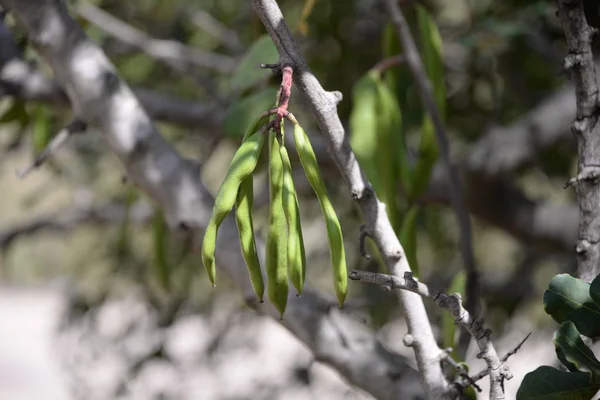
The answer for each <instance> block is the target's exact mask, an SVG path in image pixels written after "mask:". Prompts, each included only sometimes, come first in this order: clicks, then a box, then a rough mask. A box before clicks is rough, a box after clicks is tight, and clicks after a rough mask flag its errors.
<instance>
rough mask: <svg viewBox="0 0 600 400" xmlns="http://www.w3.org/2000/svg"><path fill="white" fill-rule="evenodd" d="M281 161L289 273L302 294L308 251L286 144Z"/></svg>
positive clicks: (280, 149) (282, 148)
mask: <svg viewBox="0 0 600 400" xmlns="http://www.w3.org/2000/svg"><path fill="white" fill-rule="evenodd" d="M279 151H280V153H281V161H282V162H283V210H284V212H285V218H286V220H287V225H288V244H287V255H288V273H289V275H290V280H291V281H292V284H293V285H294V287H295V288H296V291H297V292H298V296H300V294H302V289H303V288H304V279H305V277H306V252H305V251H304V238H303V237H302V226H301V221H300V207H299V206H298V197H297V195H296V189H295V188H294V179H293V177H292V164H291V162H290V157H289V155H288V152H287V150H286V148H285V146H280V147H279Z"/></svg>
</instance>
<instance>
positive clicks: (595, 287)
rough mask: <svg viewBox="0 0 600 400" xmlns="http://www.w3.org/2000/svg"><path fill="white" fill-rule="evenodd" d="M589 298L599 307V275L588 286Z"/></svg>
mask: <svg viewBox="0 0 600 400" xmlns="http://www.w3.org/2000/svg"><path fill="white" fill-rule="evenodd" d="M590 297H591V298H592V300H594V303H596V305H598V306H600V275H598V276H597V277H596V279H594V280H593V281H592V283H591V284H590Z"/></svg>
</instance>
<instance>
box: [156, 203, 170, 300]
mask: <svg viewBox="0 0 600 400" xmlns="http://www.w3.org/2000/svg"><path fill="white" fill-rule="evenodd" d="M167 233H168V232H167V225H166V223H165V220H164V217H163V214H162V212H161V211H160V210H158V209H157V210H156V211H155V213H154V218H153V220H152V237H153V241H154V266H155V268H156V276H157V278H158V282H159V283H160V284H161V286H162V288H163V289H165V290H167V291H168V290H169V287H170V284H171V274H170V272H171V266H170V265H169V259H168V250H167V249H168V243H167V241H168V240H167V239H168V238H167Z"/></svg>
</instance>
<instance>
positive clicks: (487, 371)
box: [470, 332, 531, 382]
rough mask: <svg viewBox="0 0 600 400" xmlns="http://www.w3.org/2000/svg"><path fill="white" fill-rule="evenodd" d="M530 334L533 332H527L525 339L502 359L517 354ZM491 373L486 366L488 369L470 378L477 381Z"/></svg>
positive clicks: (505, 359) (504, 359) (503, 359)
mask: <svg viewBox="0 0 600 400" xmlns="http://www.w3.org/2000/svg"><path fill="white" fill-rule="evenodd" d="M529 336H531V332H529V333H528V334H527V336H525V339H523V340H521V342H520V343H519V344H518V345H517V346H516V347H515V348H514V349H512V350H511V351H509V352H508V353H506V354H505V355H504V357H502V358H501V359H500V361H502V362H506V361H507V360H508V359H509V358H510V357H512V356H513V355H515V354H516V353H517V351H519V350H520V349H521V347H522V346H523V344H525V342H526V341H527V339H529ZM489 373H490V369H489V368H486V369H484V370H482V371H479V372H478V373H477V374H475V375H473V376H472V377H471V378H470V379H471V380H472V381H473V382H477V381H479V380H481V379H483V378H485V377H486V376H488V375H489Z"/></svg>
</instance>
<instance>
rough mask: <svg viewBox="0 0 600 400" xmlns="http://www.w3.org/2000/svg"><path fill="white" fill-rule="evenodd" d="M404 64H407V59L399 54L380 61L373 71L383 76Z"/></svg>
mask: <svg viewBox="0 0 600 400" xmlns="http://www.w3.org/2000/svg"><path fill="white" fill-rule="evenodd" d="M404 62H406V57H404V55H403V54H398V55H396V56H392V57H388V58H385V59H383V60H381V61H379V62H378V63H377V64H375V66H374V67H373V68H372V69H374V70H375V71H377V72H379V73H380V74H381V73H383V72H385V71H386V70H388V69H390V68H392V67H395V66H397V65H400V64H404Z"/></svg>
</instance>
